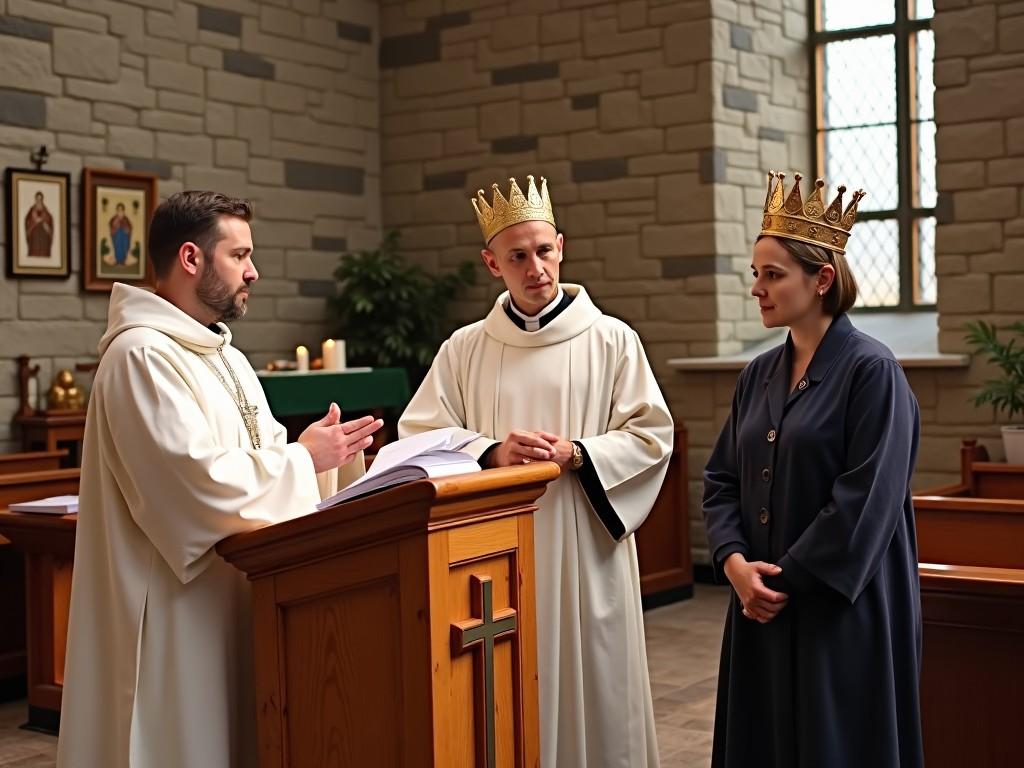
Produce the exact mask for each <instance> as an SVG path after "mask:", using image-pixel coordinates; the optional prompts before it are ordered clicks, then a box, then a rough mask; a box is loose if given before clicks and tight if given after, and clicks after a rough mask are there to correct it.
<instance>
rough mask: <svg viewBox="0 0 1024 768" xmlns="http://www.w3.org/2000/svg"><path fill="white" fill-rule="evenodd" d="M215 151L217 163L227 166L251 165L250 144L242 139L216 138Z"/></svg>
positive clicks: (243, 166) (240, 166) (244, 166)
mask: <svg viewBox="0 0 1024 768" xmlns="http://www.w3.org/2000/svg"><path fill="white" fill-rule="evenodd" d="M214 153H215V155H214V156H215V159H216V162H217V165H220V166H224V167H225V168H246V169H247V168H248V167H249V145H248V143H246V142H244V141H242V140H240V139H216V140H215V144H214Z"/></svg>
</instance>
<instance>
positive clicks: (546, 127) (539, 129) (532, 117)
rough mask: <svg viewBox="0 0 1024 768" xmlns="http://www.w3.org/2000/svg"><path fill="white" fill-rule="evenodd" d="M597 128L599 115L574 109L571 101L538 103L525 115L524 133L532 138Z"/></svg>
mask: <svg viewBox="0 0 1024 768" xmlns="http://www.w3.org/2000/svg"><path fill="white" fill-rule="evenodd" d="M596 127H597V115H596V114H594V112H592V111H590V110H586V111H579V110H574V109H573V108H572V102H571V101H570V100H569V99H554V100H552V101H545V102H537V103H536V104H534V105H533V106H532V108H531V109H529V110H525V112H524V114H523V132H524V133H526V134H528V135H531V136H544V135H549V134H560V133H570V132H572V131H581V130H585V129H587V128H596Z"/></svg>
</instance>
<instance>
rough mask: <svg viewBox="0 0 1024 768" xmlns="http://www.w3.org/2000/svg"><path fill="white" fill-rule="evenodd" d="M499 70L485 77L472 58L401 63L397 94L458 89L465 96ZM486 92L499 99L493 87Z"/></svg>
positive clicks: (422, 94) (419, 94)
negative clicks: (414, 64)
mask: <svg viewBox="0 0 1024 768" xmlns="http://www.w3.org/2000/svg"><path fill="white" fill-rule="evenodd" d="M556 69H557V67H556ZM498 71H499V70H492V72H491V77H488V75H487V73H486V72H479V71H477V69H476V65H475V62H473V61H471V60H469V59H457V60H455V61H445V62H438V63H434V64H422V65H420V66H416V67H403V68H402V69H400V70H399V71H398V72H397V73H396V74H395V88H396V94H397V95H398V96H399V97H407V96H408V97H419V98H426V97H430V96H435V95H437V94H442V93H457V94H459V95H460V96H463V97H464V96H465V94H466V92H469V91H477V90H480V89H487V84H488V83H489V82H490V81H491V79H492V78H493V76H494V74H495V73H496V72H498ZM556 76H557V74H556ZM516 82H519V81H516ZM487 95H488V98H487V99H486V101H500V100H501V98H500V94H499V93H498V92H497V91H496V90H493V89H492V90H490V91H489V93H488V94H487ZM505 98H507V97H505ZM469 103H476V102H469ZM435 106H436V105H435ZM451 106H454V105H451ZM459 106H462V105H461V104H460V105H459Z"/></svg>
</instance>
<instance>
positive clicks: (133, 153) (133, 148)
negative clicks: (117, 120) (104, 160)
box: [107, 125, 156, 157]
mask: <svg viewBox="0 0 1024 768" xmlns="http://www.w3.org/2000/svg"><path fill="white" fill-rule="evenodd" d="M155 146H156V142H155V140H154V137H153V132H152V131H148V130H143V129H141V128H129V127H127V126H121V125H111V126H110V127H109V128H108V129H107V152H109V153H110V154H112V155H119V156H121V157H152V155H153V150H154V147H155Z"/></svg>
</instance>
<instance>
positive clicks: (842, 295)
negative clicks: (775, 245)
mask: <svg viewBox="0 0 1024 768" xmlns="http://www.w3.org/2000/svg"><path fill="white" fill-rule="evenodd" d="M764 237H774V238H775V239H776V240H778V241H779V245H781V246H782V247H783V248H785V249H786V252H787V253H789V255H790V256H792V257H793V258H794V259H795V260H796V262H797V264H799V265H800V267H801V268H802V269H803V271H804V272H805V273H807V274H808V275H816V274H818V272H820V271H821V268H822V267H823V266H825V265H826V264H831V265H832V266H833V267H834V268H835V270H836V279H835V280H833V281H832V285H831V286H829V289H828V292H827V293H826V294H825V295H824V297H822V302H821V304H822V309H824V310H825V313H826V314H829V315H832V317H835V316H836V315H841V314H843V313H844V312H849V311H850V309H851V308H852V307H853V305H854V304H855V303H856V302H857V278H855V277H854V276H853V271H852V270H851V269H850V263H849V262H848V261H847V260H846V257H845V256H844V255H843V254H841V253H837V252H836V251H833V250H831V249H829V248H825V247H823V246H820V245H811V244H810V243H804V242H802V241H800V240H790V239H789V238H788V237H779V236H778V235H764ZM760 239H761V238H760V237H759V238H758V240H760Z"/></svg>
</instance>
